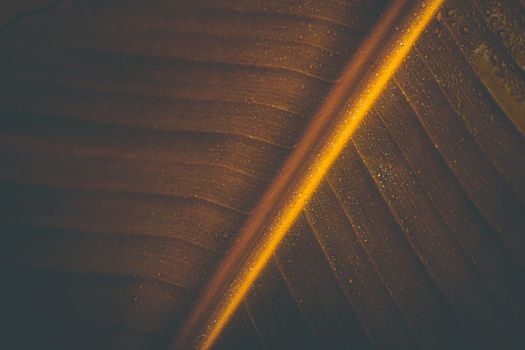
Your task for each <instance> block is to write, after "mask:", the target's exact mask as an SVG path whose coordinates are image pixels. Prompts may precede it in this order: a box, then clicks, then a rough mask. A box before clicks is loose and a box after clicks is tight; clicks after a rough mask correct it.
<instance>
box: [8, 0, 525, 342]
mask: <svg viewBox="0 0 525 350" xmlns="http://www.w3.org/2000/svg"><path fill="white" fill-rule="evenodd" d="M386 5H387V4H386V3H383V2H382V1H379V0H378V1H360V0H355V1H341V2H339V1H338V2H333V3H328V2H323V1H318V2H317V1H305V2H295V1H290V2H288V1H285V2H282V1H263V2H257V3H256V2H252V1H219V2H215V1H198V2H194V3H184V2H173V1H164V0H159V1H154V2H151V1H149V2H148V1H139V0H132V1H112V2H107V1H82V0H75V1H73V0H71V1H63V2H62V3H61V4H60V5H58V6H56V7H55V8H53V9H52V10H51V11H48V12H46V13H41V14H39V15H35V16H31V17H29V16H26V17H24V18H21V19H19V20H18V21H17V22H16V24H13V25H11V26H10V28H8V30H6V31H5V32H3V33H2V36H1V37H0V52H1V55H0V72H1V73H0V74H1V79H0V117H1V120H2V127H1V128H0V142H1V144H2V146H1V147H0V153H1V156H0V162H1V166H0V188H1V190H0V192H1V199H0V206H1V210H2V216H1V219H0V221H1V224H2V227H3V230H2V231H3V233H2V243H1V244H0V246H1V247H2V248H1V249H2V252H1V256H2V266H3V275H4V282H3V283H4V286H5V287H4V288H2V289H3V291H2V298H1V299H2V300H3V304H4V305H3V306H2V309H3V310H5V311H4V313H5V319H6V320H8V322H9V327H8V328H7V331H8V333H9V335H10V337H9V338H8V339H7V340H6V341H7V342H10V341H12V342H13V344H16V345H17V347H18V348H32V347H34V346H35V345H38V346H39V347H41V348H50V349H51V348H54V349H56V348H64V349H69V348H75V349H79V348H90V349H91V348H97V349H103V348H108V349H133V348H147V349H149V348H155V349H165V348H168V347H169V345H170V344H171V342H172V341H173V339H174V337H175V335H176V334H177V332H178V331H179V330H180V327H181V325H182V323H183V321H184V320H185V319H186V317H187V315H188V314H189V313H190V312H191V307H192V306H193V305H194V303H195V302H196V300H197V297H198V295H199V293H200V292H201V290H202V288H203V287H204V286H205V284H206V282H207V281H208V280H209V279H210V277H211V276H212V275H213V272H214V271H215V270H216V268H217V266H218V265H219V263H220V261H221V259H222V258H223V256H224V255H225V253H226V252H227V250H228V249H229V248H230V247H231V246H232V245H233V244H235V241H236V238H237V236H236V235H237V233H238V232H239V230H240V229H241V227H242V225H243V223H244V222H245V221H246V220H247V218H248V217H249V216H250V215H251V214H252V211H253V208H254V207H255V205H256V204H257V202H258V201H259V199H260V198H261V196H262V194H263V193H264V192H265V191H266V189H267V188H268V186H269V184H270V183H271V181H272V179H273V178H274V177H275V176H276V174H278V172H279V170H280V169H281V167H282V165H283V162H284V161H285V159H286V158H287V157H288V156H289V154H290V152H291V151H292V150H293V149H294V146H295V145H296V143H297V141H298V140H299V138H300V137H301V135H302V134H303V132H304V130H305V128H306V127H307V126H308V124H309V122H310V120H311V118H312V117H313V115H314V114H315V113H316V111H317V110H318V108H319V107H320V106H321V105H322V103H323V101H324V100H325V98H326V96H327V94H328V93H329V91H330V90H331V89H332V88H333V86H334V84H337V82H338V79H339V77H340V75H341V73H342V71H343V69H344V67H345V65H346V64H347V63H348V62H349V60H350V59H351V58H352V57H354V55H355V53H356V50H357V49H358V47H359V46H360V44H362V42H363V41H364V40H365V39H366V38H367V36H368V35H369V34H370V31H371V28H372V27H373V26H374V25H375V24H376V23H377V21H378V19H379V18H380V16H381V14H383V13H384V11H385V8H386ZM1 6H4V5H0V8H1ZM523 7H524V5H523V3H522V2H518V0H505V1H503V2H493V1H490V0H486V1H485V0H468V1H459V0H458V1H456V0H448V1H447V2H446V3H445V5H444V8H443V9H442V11H441V12H440V13H439V14H438V16H437V18H436V20H434V21H433V22H432V23H431V24H430V25H429V27H428V28H427V30H426V31H425V33H424V34H423V35H422V37H421V38H420V39H419V41H418V43H417V44H416V47H415V48H414V49H413V50H412V51H411V53H410V55H409V56H408V57H407V59H406V61H405V63H404V64H403V66H402V67H401V69H400V70H399V71H398V72H397V73H396V75H395V76H394V79H393V80H392V81H391V82H390V84H389V85H388V87H387V89H386V90H385V91H384V92H383V94H382V95H381V97H380V98H379V100H378V101H377V103H376V104H375V105H374V107H373V110H372V111H371V112H370V113H369V115H368V116H367V117H366V119H365V120H364V122H363V123H362V125H361V126H360V128H359V129H358V131H357V132H356V134H355V136H354V137H353V138H352V140H351V141H350V142H349V143H348V144H347V145H346V147H345V150H344V151H343V154H342V155H341V156H340V157H339V159H338V160H337V162H336V163H335V164H334V166H333V168H332V169H331V170H330V172H329V174H328V176H327V177H326V179H325V180H324V181H323V183H322V184H321V185H320V187H319V188H318V190H317V191H316V193H315V195H314V197H313V198H312V200H311V201H310V202H309V204H308V205H307V207H306V208H305V210H304V212H303V213H302V214H301V216H300V217H299V219H298V220H297V222H296V223H295V225H294V227H293V228H292V229H291V231H290V233H289V234H288V236H287V237H286V238H285V240H284V241H283V243H282V244H281V245H280V247H279V249H278V250H277V252H276V253H275V255H274V256H273V258H272V260H271V262H270V264H269V265H268V266H267V267H266V269H265V270H264V271H263V273H262V275H261V276H260V278H259V279H258V280H257V282H256V284H255V285H254V287H253V288H252V290H251V292H250V294H249V295H248V296H247V297H246V299H245V300H244V302H243V304H242V306H241V307H240V308H239V309H238V311H237V313H236V314H235V316H234V318H233V320H232V321H231V322H230V323H229V324H228V326H227V328H226V329H225V330H224V332H223V334H222V335H221V337H220V338H219V340H218V342H217V344H216V347H217V348H225V349H247V348H249V349H257V348H269V349H284V348H289V349H299V348H301V349H302V348H341V349H348V348H356V349H366V348H384V349H392V348H403V349H406V348H414V349H419V348H435V349H442V348H457V349H467V348H508V349H512V348H516V349H520V348H522V347H523V346H524V345H525V340H524V338H523V337H524V336H523V334H524V332H523V330H524V329H525V309H524V308H525V301H524V300H523V295H525V274H524V271H523V268H524V267H525V266H524V263H525V260H524V259H525V240H524V238H523V237H524V236H523V232H525V219H524V216H523V213H524V207H523V206H524V203H525V187H524V181H523V179H524V176H525V157H524V156H523V154H525V153H524V151H525V144H524V142H525V141H524V139H523V130H524V127H523V125H524V122H523V115H525V114H524V113H523V96H524V95H525V94H524V91H525V88H524V87H523V84H524V81H525V79H524V70H523V62H524V61H523V58H524V57H525V56H524V55H525V52H524V50H523V40H520V38H522V37H523V35H522V34H523V29H524V26H525V22H524V21H523V16H520V15H519V14H520V13H523Z"/></svg>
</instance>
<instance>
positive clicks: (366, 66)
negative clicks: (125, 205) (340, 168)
mask: <svg viewBox="0 0 525 350" xmlns="http://www.w3.org/2000/svg"><path fill="white" fill-rule="evenodd" d="M441 3H442V1H441V0H426V1H420V2H418V1H395V2H393V4H392V5H391V7H390V8H389V9H388V10H387V11H386V13H385V15H384V17H383V18H382V19H381V20H380V21H379V22H378V24H377V25H376V27H375V28H374V30H373V31H372V33H371V34H370V35H369V37H368V38H367V39H366V40H365V42H364V43H363V44H362V46H361V48H360V50H359V51H358V53H357V54H356V55H355V57H354V58H353V59H352V60H351V61H350V62H349V64H348V66H347V69H346V70H345V71H344V73H343V75H342V77H341V79H340V80H339V82H338V83H337V84H336V86H335V87H334V89H333V91H332V92H331V93H330V95H329V96H328V97H327V99H326V101H325V103H324V105H323V106H322V107H321V109H320V110H319V112H318V113H317V115H316V117H315V118H314V119H313V120H312V122H311V124H310V125H309V126H308V128H307V130H306V132H305V134H304V135H303V137H302V139H301V140H300V141H299V143H298V145H297V147H296V148H295V149H294V151H293V152H292V153H291V155H290V156H289V158H288V159H287V161H286V162H285V164H284V165H283V167H282V169H281V171H280V173H279V174H278V175H277V177H276V178H275V180H274V182H273V183H272V184H271V185H270V187H269V188H268V190H267V191H266V192H265V194H264V195H263V197H262V199H261V201H260V202H259V204H258V205H257V207H256V208H255V210H254V211H253V212H252V215H251V216H250V217H249V218H248V220H247V221H246V223H245V225H244V226H243V227H242V229H241V230H240V232H239V234H238V241H237V242H236V243H235V244H234V246H233V247H232V249H231V250H230V251H229V252H228V254H227V256H226V257H225V259H224V261H223V263H222V264H221V265H220V267H219V269H218V270H217V271H216V273H215V274H214V275H213V276H212V277H211V279H210V281H209V283H208V286H207V287H206V288H205V290H204V291H203V294H202V295H201V297H200V299H199V300H198V302H197V303H196V305H195V308H194V309H193V311H192V312H191V313H190V315H189V318H188V319H187V320H186V323H185V324H184V325H183V327H182V328H181V330H180V332H179V334H178V336H177V338H176V341H175V344H174V348H175V349H187V348H189V347H198V348H201V349H208V348H210V347H211V346H212V345H213V344H214V342H215V340H216V339H217V337H218V336H219V334H220V333H221V331H222V329H223V328H224V327H225V325H226V324H227V322H228V320H229V319H230V318H231V316H232V315H233V313H234V312H235V310H236V309H237V307H238V306H239V304H240V303H241V302H242V300H243V298H244V297H245V296H246V294H247V292H248V291H249V289H250V287H251V285H252V284H253V283H254V281H255V279H256V278H257V276H258V275H259V274H260V272H261V271H262V270H263V268H264V267H265V266H266V265H267V263H268V261H269V259H270V257H271V256H272V254H273V253H274V252H275V250H276V248H277V246H278V245H279V243H280V242H281V240H282V239H283V237H284V236H285V235H286V233H287V231H288V230H289V229H290V227H291V226H292V224H293V223H294V221H295V220H296V218H297V217H298V215H299V214H300V212H301V210H302V209H303V208H304V206H305V204H306V202H307V201H308V200H309V198H310V197H311V196H312V195H313V193H314V191H315V190H316V188H317V186H318V185H319V184H320V182H321V181H322V179H323V178H324V177H325V175H326V173H327V172H328V170H329V168H330V166H331V165H332V163H333V162H334V161H335V160H336V159H337V157H338V155H339V154H340V153H341V151H342V150H343V148H344V147H345V145H346V144H347V142H348V140H349V139H350V138H351V137H352V135H353V133H354V132H355V130H356V129H357V128H358V127H359V124H360V122H361V121H362V120H363V118H364V117H365V116H366V115H367V113H368V112H369V110H370V108H371V107H372V104H373V103H374V102H375V101H376V99H377V98H378V96H379V94H380V93H381V92H382V91H383V89H384V87H385V86H386V84H387V83H388V82H389V80H390V79H391V78H392V76H393V74H394V73H395V71H396V70H397V69H398V67H399V66H400V65H401V63H402V61H403V59H404V58H405V57H406V56H407V54H408V53H409V51H410V49H411V48H412V46H413V44H414V43H415V41H416V40H417V38H418V37H419V35H420V34H421V32H422V31H423V30H424V28H425V27H426V25H427V24H428V23H429V21H430V20H431V19H432V17H433V16H434V14H435V13H436V11H437V10H438V8H439V6H440V5H441ZM372 62H374V63H375V64H372Z"/></svg>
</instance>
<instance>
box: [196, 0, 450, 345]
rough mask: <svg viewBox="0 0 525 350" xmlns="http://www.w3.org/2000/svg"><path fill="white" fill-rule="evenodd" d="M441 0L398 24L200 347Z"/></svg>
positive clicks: (297, 211) (244, 289)
mask: <svg viewBox="0 0 525 350" xmlns="http://www.w3.org/2000/svg"><path fill="white" fill-rule="evenodd" d="M442 1H443V0H425V1H421V3H420V4H419V6H418V7H417V9H416V10H415V11H414V13H413V14H411V17H410V18H409V19H408V21H406V23H405V24H404V25H403V27H402V28H400V29H399V32H400V35H399V37H398V38H397V39H396V38H394V39H393V40H392V41H391V42H390V44H389V46H388V47H387V50H386V54H384V55H383V56H382V59H381V61H380V62H379V64H377V65H376V68H374V69H373V70H372V71H371V72H370V74H368V75H367V76H366V79H365V80H364V81H363V82H362V84H361V85H360V86H361V88H360V89H359V90H358V91H357V93H356V94H355V95H354V97H355V98H353V99H352V101H348V104H347V106H346V108H345V111H346V112H345V113H344V116H342V118H341V120H340V122H339V123H338V124H337V125H336V126H335V127H334V128H333V130H332V133H331V135H330V137H329V138H328V139H327V142H325V143H324V145H323V146H322V147H321V149H320V152H319V154H318V156H317V157H315V159H314V160H313V162H312V164H311V166H310V167H309V168H308V169H309V170H307V173H306V175H305V176H302V177H301V178H300V180H299V182H298V183H297V185H296V186H294V187H295V188H297V191H296V195H295V196H292V197H290V198H287V202H285V204H284V206H283V209H282V210H281V211H280V212H279V214H278V215H277V216H276V217H275V218H273V220H272V224H271V225H270V226H269V227H268V229H267V230H266V232H265V235H264V237H265V241H264V242H262V243H261V244H259V245H258V246H257V248H256V250H255V251H254V252H253V253H252V254H251V255H250V256H249V258H248V261H247V263H246V266H244V268H242V269H241V272H240V274H239V275H238V276H237V277H236V279H235V281H234V282H233V284H232V285H231V287H230V288H229V289H228V291H227V293H226V294H225V295H224V296H223V298H222V302H221V303H219V307H218V309H216V310H214V313H213V315H212V317H213V318H212V319H210V320H209V323H208V325H207V329H205V330H203V332H204V336H203V337H202V338H201V340H200V343H199V344H198V347H199V348H201V349H208V348H210V347H211V346H212V345H213V343H214V341H215V340H216V339H217V337H218V336H219V334H220V332H221V330H222V329H223V327H224V326H225V325H226V323H227V322H228V320H229V319H230V318H231V316H232V315H233V313H234V311H235V310H236V308H237V307H238V306H239V304H240V303H241V301H242V299H243V298H244V297H245V295H246V294H247V292H248V290H249V288H250V286H251V285H252V284H253V283H254V281H255V279H256V278H257V276H258V275H259V273H260V272H261V271H262V269H263V268H264V267H265V266H266V264H267V263H268V261H269V259H270V257H271V255H272V254H273V253H274V252H275V250H276V248H277V246H278V244H279V243H280V242H281V240H282V239H283V237H284V236H285V234H286V232H287V231H288V230H289V229H290V228H291V226H292V224H293V223H294V221H295V219H296V218H297V217H298V216H299V214H300V212H301V211H302V209H303V208H304V206H305V204H306V202H307V200H308V199H310V197H311V196H312V195H313V193H314V191H315V189H316V188H317V186H318V185H319V184H320V182H321V181H322V179H323V178H324V177H325V175H326V173H327V172H328V170H329V168H330V166H331V165H332V164H333V162H334V161H335V160H336V159H337V157H338V155H339V154H340V153H341V151H342V150H343V149H344V147H345V145H346V144H347V142H348V140H349V139H350V137H351V136H352V135H353V133H354V132H355V130H356V129H357V127H358V126H359V124H360V122H361V121H362V120H363V118H364V117H365V116H366V114H367V112H368V111H369V110H370V108H371V107H372V105H373V103H374V102H375V101H376V99H377V98H378V97H379V95H380V93H381V92H382V90H383V89H384V87H385V86H386V84H387V83H388V81H389V80H390V78H392V76H393V74H394V73H395V71H396V70H397V68H399V66H400V65H401V63H402V61H403V59H404V58H405V57H406V56H407V54H408V53H409V51H410V49H411V47H412V46H413V45H414V43H415V41H416V40H417V38H418V37H419V35H420V34H421V33H422V31H423V30H424V28H425V27H426V25H427V24H428V23H429V21H430V20H431V19H432V17H433V16H434V14H435V13H436V12H437V10H438V8H439V6H440V5H441V3H442Z"/></svg>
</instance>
